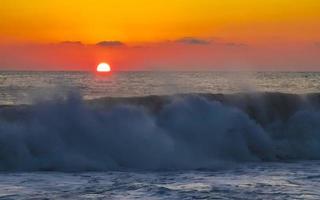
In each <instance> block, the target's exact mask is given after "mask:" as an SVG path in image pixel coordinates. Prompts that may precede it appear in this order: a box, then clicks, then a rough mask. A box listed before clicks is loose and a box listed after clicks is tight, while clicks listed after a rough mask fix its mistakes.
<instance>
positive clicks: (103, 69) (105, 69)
mask: <svg viewBox="0 0 320 200" xmlns="http://www.w3.org/2000/svg"><path fill="white" fill-rule="evenodd" d="M110 71H111V67H110V65H109V64H108V63H100V64H99V65H98V66H97V72H110Z"/></svg>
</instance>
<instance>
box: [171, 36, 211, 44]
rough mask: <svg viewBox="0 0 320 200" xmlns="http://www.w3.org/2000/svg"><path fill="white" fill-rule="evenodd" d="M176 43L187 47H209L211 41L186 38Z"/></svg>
mask: <svg viewBox="0 0 320 200" xmlns="http://www.w3.org/2000/svg"><path fill="white" fill-rule="evenodd" d="M175 42H177V43H181V44H187V45H209V44H210V43H211V42H210V41H209V40H205V39H201V38H194V37H184V38H181V39H179V40H176V41H175Z"/></svg>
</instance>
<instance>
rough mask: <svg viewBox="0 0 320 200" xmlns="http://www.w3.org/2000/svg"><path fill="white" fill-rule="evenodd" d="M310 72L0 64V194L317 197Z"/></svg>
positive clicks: (316, 127)
mask: <svg viewBox="0 0 320 200" xmlns="http://www.w3.org/2000/svg"><path fill="white" fill-rule="evenodd" d="M319 78H320V73H311V72H308V73H307V72H306V73H302V72H301V73H286V72H277V73H271V72H263V73H262V72H260V73H226V72H121V73H113V74H109V75H104V76H102V75H96V74H92V73H84V72H1V73H0V87H1V89H0V97H1V98H0V102H1V104H2V105H1V108H0V170H1V172H0V199H46V198H47V199H135V198H137V199H319V198H320V192H319V191H318V189H317V188H318V187H319V181H320V180H319V177H320V171H319V170H320V168H319V167H320V162H319V160H320V153H319V152H320V123H319V122H320V94H319V93H318V92H319V87H320V82H319V80H320V79H319ZM150 95H152V96H150Z"/></svg>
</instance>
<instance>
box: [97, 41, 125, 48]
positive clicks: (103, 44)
mask: <svg viewBox="0 0 320 200" xmlns="http://www.w3.org/2000/svg"><path fill="white" fill-rule="evenodd" d="M96 45H97V46H100V47H121V46H125V44H124V43H123V42H120V41H101V42H98V43H97V44H96Z"/></svg>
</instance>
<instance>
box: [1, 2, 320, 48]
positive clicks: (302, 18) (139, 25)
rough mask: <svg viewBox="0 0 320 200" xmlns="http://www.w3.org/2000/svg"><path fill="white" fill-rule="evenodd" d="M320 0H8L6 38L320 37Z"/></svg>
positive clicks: (93, 40) (4, 24)
mask: <svg viewBox="0 0 320 200" xmlns="http://www.w3.org/2000/svg"><path fill="white" fill-rule="evenodd" d="M319 10H320V2H319V0H223V1H221V0H163V1H150V0H121V1H119V0H108V1H105V0H68V1H66V0H55V1H51V0H50V1H49V0H28V1H27V0H14V1H12V0H3V1H1V7H0V19H1V20H0V42H1V43H28V42H36V43H46V42H58V41H65V40H72V41H76V40H78V41H82V42H84V43H96V42H98V41H102V40H120V41H124V42H139V41H140V42H144V41H159V40H168V39H176V38H180V37H186V36H193V37H221V38H226V39H230V40H236V41H244V42H248V43H250V42H252V43H254V42H263V41H268V40H273V39H279V40H293V41H294V40H299V41H312V40H319V39H320V35H319V32H320V12H319Z"/></svg>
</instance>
